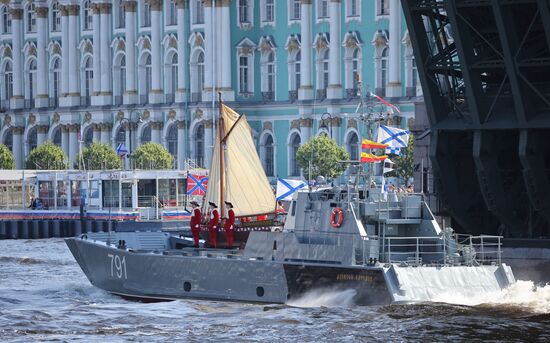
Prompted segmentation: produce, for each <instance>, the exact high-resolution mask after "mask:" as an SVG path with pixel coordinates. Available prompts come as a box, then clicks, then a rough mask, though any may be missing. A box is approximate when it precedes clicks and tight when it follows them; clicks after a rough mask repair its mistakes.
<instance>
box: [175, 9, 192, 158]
mask: <svg viewBox="0 0 550 343" xmlns="http://www.w3.org/2000/svg"><path fill="white" fill-rule="evenodd" d="M176 8H177V18H178V89H176V102H183V101H184V100H185V96H186V93H187V91H188V90H187V89H186V87H185V79H186V78H187V68H188V66H189V61H188V57H187V54H186V50H185V47H186V45H187V38H186V37H187V34H186V33H187V32H186V30H185V28H186V27H187V25H188V24H189V23H188V22H186V20H187V19H188V18H187V12H188V8H189V7H188V2H187V0H176ZM178 154H179V150H178ZM178 160H179V157H178ZM178 163H179V161H178Z"/></svg>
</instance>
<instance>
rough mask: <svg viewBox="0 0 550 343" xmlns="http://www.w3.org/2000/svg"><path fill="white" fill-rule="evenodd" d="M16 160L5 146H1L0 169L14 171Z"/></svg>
mask: <svg viewBox="0 0 550 343" xmlns="http://www.w3.org/2000/svg"><path fill="white" fill-rule="evenodd" d="M14 168H15V158H14V157H13V154H12V152H11V151H10V149H8V147H7V146H5V145H4V144H0V169H14Z"/></svg>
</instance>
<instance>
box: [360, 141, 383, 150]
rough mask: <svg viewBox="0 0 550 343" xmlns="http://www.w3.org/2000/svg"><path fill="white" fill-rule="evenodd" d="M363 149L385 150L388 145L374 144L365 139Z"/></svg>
mask: <svg viewBox="0 0 550 343" xmlns="http://www.w3.org/2000/svg"><path fill="white" fill-rule="evenodd" d="M362 146H363V149H384V148H386V147H387V146H388V144H382V143H378V142H373V141H371V140H369V139H363V142H362Z"/></svg>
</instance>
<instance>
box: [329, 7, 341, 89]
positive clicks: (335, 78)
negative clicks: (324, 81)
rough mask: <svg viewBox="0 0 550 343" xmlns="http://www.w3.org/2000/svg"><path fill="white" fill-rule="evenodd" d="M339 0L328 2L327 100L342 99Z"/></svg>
mask: <svg viewBox="0 0 550 343" xmlns="http://www.w3.org/2000/svg"><path fill="white" fill-rule="evenodd" d="M341 9H342V2H341V0H330V50H329V59H330V63H329V65H330V70H329V74H328V78H329V80H328V81H329V82H328V89H327V98H329V99H340V98H341V97H342V76H341V70H342V46H341V44H340V39H341V38H340V22H341V20H340V18H341V11H342V10H341Z"/></svg>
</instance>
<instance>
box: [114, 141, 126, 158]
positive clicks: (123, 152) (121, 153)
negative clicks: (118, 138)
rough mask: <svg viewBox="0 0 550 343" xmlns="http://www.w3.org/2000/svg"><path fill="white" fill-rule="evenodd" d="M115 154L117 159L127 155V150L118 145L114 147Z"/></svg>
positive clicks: (120, 144) (122, 145) (122, 144)
mask: <svg viewBox="0 0 550 343" xmlns="http://www.w3.org/2000/svg"><path fill="white" fill-rule="evenodd" d="M116 154H117V155H118V157H123V156H126V155H128V149H126V146H125V145H124V143H118V146H117V147H116Z"/></svg>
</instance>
